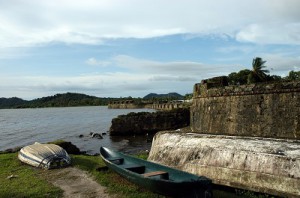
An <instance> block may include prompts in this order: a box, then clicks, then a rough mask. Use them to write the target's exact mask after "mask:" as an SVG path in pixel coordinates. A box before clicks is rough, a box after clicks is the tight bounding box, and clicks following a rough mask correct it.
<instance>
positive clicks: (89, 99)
mask: <svg viewBox="0 0 300 198" xmlns="http://www.w3.org/2000/svg"><path fill="white" fill-rule="evenodd" d="M130 98H131V99H133V100H136V99H137V98H132V97H130ZM183 98H184V96H182V95H180V94H178V93H175V92H172V93H168V94H156V93H150V94H148V95H146V96H145V97H144V98H143V99H144V100H150V101H151V100H153V99H159V100H182V99H183ZM123 99H126V98H123ZM112 100H120V98H99V97H96V96H89V95H86V94H80V93H70V92H68V93H63V94H56V95H53V96H47V97H42V98H37V99H33V100H23V99H21V98H17V97H12V98H0V109H12V108H13V109H16V108H43V107H75V106H106V105H108V104H109V102H111V101H112ZM137 100H140V98H139V99H137Z"/></svg>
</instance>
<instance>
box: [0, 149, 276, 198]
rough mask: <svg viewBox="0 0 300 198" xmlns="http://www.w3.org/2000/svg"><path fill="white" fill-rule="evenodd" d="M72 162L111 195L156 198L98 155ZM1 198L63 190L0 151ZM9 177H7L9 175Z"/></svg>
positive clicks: (249, 197) (44, 172) (222, 194)
mask: <svg viewBox="0 0 300 198" xmlns="http://www.w3.org/2000/svg"><path fill="white" fill-rule="evenodd" d="M71 157H72V165H73V166H75V167H78V168H80V169H83V170H85V171H87V172H89V173H90V174H91V175H92V176H93V178H94V179H95V180H96V181H97V182H98V183H99V184H101V185H102V186H105V187H107V191H108V192H109V193H110V194H114V195H116V196H117V197H120V198H122V197H124V198H157V197H164V196H158V195H157V194H155V193H152V192H150V191H147V190H145V189H143V188H140V187H138V186H136V185H134V184H132V183H130V182H128V181H127V180H125V179H124V178H122V177H121V176H119V175H118V174H116V173H114V172H112V171H110V170H108V169H107V168H106V166H105V164H104V162H103V161H102V159H101V158H100V157H99V156H87V155H71ZM137 157H139V158H142V159H147V154H139V155H137ZM0 165H1V167H0V197H1V198H2V197H3V198H6V197H7V198H8V197H15V198H21V197H22V198H27V197H30V198H31V197H33V198H35V197H46V198H48V197H49V198H51V197H62V194H63V191H62V190H61V189H59V188H57V187H55V186H53V185H52V184H50V183H49V182H47V180H46V179H45V178H46V175H47V174H48V173H49V172H48V171H47V170H42V169H38V168H35V167H31V166H29V165H25V164H22V163H21V162H20V161H19V160H18V158H17V153H7V154H0ZM10 176H12V178H10V179H8V177H10ZM213 193H214V197H217V198H223V197H246V198H253V197H255V198H257V197H259V198H260V197H261V198H265V197H273V196H269V195H266V194H259V193H253V192H251V191H245V190H239V191H238V192H226V190H225V191H224V190H218V189H215V190H214V192H213Z"/></svg>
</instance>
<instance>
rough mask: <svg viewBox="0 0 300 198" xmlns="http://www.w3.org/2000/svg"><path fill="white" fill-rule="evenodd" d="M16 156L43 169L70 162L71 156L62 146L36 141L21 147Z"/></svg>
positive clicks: (66, 164)
mask: <svg viewBox="0 0 300 198" xmlns="http://www.w3.org/2000/svg"><path fill="white" fill-rule="evenodd" d="M18 158H19V159H20V160H21V161H22V162H24V163H27V164H30V165H32V166H36V167H41V168H45V169H52V168H61V167H65V166H68V165H70V164H71V158H70V156H69V155H68V153H67V152H66V151H65V150H64V149H63V148H61V147H60V146H58V145H55V144H40V143H38V142H36V143H34V144H32V145H29V146H25V147H23V148H22V149H21V150H20V152H19V154H18Z"/></svg>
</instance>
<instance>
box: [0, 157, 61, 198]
mask: <svg viewBox="0 0 300 198" xmlns="http://www.w3.org/2000/svg"><path fill="white" fill-rule="evenodd" d="M0 166H1V167H0V197H3V198H5V197H15V198H18V197H61V196H62V193H63V191H62V190H61V189H59V188H57V187H54V186H53V185H51V184H49V183H48V182H47V181H45V180H44V179H43V178H42V177H41V175H42V174H43V171H44V170H41V169H36V168H34V167H30V166H28V165H24V164H22V163H21V162H20V161H19V160H18V159H17V153H8V154H1V155H0ZM11 175H13V176H14V177H13V178H11V179H8V177H9V176H11Z"/></svg>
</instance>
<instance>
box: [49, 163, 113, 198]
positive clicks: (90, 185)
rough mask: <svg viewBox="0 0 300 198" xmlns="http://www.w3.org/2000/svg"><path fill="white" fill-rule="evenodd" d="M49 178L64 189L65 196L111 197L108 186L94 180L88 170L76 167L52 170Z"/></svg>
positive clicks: (66, 197)
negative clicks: (107, 190)
mask: <svg viewBox="0 0 300 198" xmlns="http://www.w3.org/2000/svg"><path fill="white" fill-rule="evenodd" d="M46 177H47V180H48V181H50V182H51V183H52V184H53V185H55V186H57V187H59V188H61V189H62V190H63V191H64V194H63V197H65V198H73V197H75V198H93V197H101V198H110V197H114V196H111V195H109V194H108V193H107V192H106V188H105V187H103V186H101V185H100V184H99V183H97V182H96V181H94V180H93V178H92V177H91V176H90V175H88V173H87V172H85V171H83V170H80V169H78V168H74V167H68V168H62V169H55V170H51V171H49V172H48V173H47V174H46Z"/></svg>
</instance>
